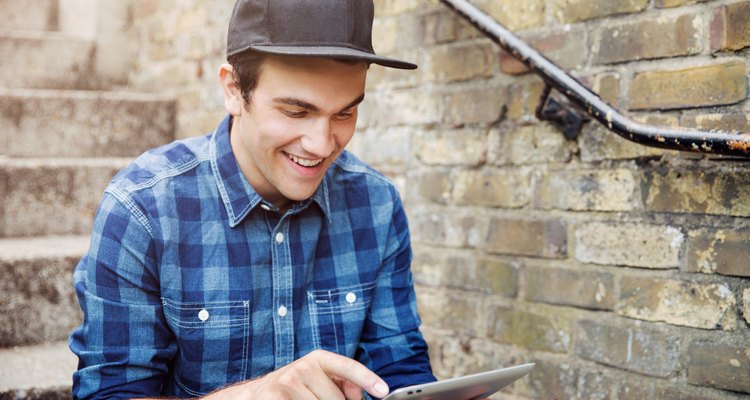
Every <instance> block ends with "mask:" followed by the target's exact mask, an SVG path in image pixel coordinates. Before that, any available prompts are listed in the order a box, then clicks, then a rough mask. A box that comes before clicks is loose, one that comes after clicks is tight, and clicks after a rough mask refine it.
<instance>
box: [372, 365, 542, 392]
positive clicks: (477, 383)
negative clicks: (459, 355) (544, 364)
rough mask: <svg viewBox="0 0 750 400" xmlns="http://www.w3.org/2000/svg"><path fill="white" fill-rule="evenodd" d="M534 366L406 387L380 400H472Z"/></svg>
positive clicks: (522, 366) (519, 375)
mask: <svg viewBox="0 0 750 400" xmlns="http://www.w3.org/2000/svg"><path fill="white" fill-rule="evenodd" d="M534 365H535V364H534V363H528V364H521V365H516V366H513V367H507V368H500V369H496V370H492V371H486V372H480V373H478V374H472V375H466V376H461V377H458V378H451V379H445V380H442V381H436V382H430V383H422V384H419V385H413V386H407V387H403V388H400V389H397V390H394V391H393V392H391V393H390V394H389V395H388V396H386V397H384V398H383V400H420V399H430V400H471V399H477V398H483V397H488V396H491V395H492V394H493V393H495V392H497V391H498V390H500V389H502V388H504V387H506V386H508V385H510V384H511V383H513V382H515V381H516V380H518V379H519V378H521V377H523V376H524V375H526V374H528V373H529V371H531V369H532V368H534Z"/></svg>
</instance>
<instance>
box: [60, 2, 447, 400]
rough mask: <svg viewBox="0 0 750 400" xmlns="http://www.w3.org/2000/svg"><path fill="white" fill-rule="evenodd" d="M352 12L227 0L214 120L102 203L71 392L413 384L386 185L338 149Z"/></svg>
mask: <svg viewBox="0 0 750 400" xmlns="http://www.w3.org/2000/svg"><path fill="white" fill-rule="evenodd" d="M372 18H373V4H372V0H315V1H313V0H306V1H298V0H273V1H268V0H240V1H238V2H237V4H236V6H235V9H234V12H233V14H232V19H231V21H230V25H229V35H228V48H227V53H228V59H229V61H230V63H229V64H225V65H223V66H222V67H221V69H220V72H219V77H220V82H221V86H222V89H223V92H224V99H225V104H226V108H227V111H228V114H229V115H228V116H227V118H226V119H225V120H224V121H223V122H221V124H220V125H219V126H218V128H217V129H216V130H215V131H214V132H213V133H212V134H210V135H206V136H204V137H199V138H193V139H187V140H183V141H178V142H175V143H172V144H169V145H167V146H164V147H161V148H158V149H155V150H152V151H150V152H148V153H146V154H144V155H142V156H141V157H139V158H138V159H137V160H136V161H135V162H134V163H133V164H132V165H131V166H129V167H128V168H126V169H125V170H123V171H121V172H120V173H119V174H118V175H117V176H116V177H115V178H114V180H113V181H112V183H111V184H110V186H109V187H108V188H107V190H106V191H105V194H104V198H103V200H102V202H101V204H100V207H99V211H98V213H97V217H96V219H95V224H94V232H93V235H92V241H91V247H90V250H89V252H88V254H87V255H86V256H85V257H84V258H83V259H82V260H81V262H80V263H79V265H78V267H77V269H76V272H75V276H74V280H75V286H76V292H77V294H78V298H79V302H80V304H81V308H82V309H83V312H84V316H85V319H84V323H83V324H82V325H81V327H79V328H78V329H76V330H75V331H74V332H73V333H72V334H71V345H70V346H71V349H72V350H73V352H75V353H76V354H77V355H78V357H79V359H80V362H79V368H78V371H77V372H76V373H75V374H74V385H73V394H74V397H76V398H143V397H158V396H171V397H195V396H206V397H207V398H247V399H316V398H317V399H344V398H346V399H360V398H361V397H362V396H363V395H366V394H369V395H372V396H374V397H383V396H385V395H386V394H387V393H388V391H389V388H390V389H395V388H397V387H402V386H406V385H410V384H416V383H423V382H427V381H432V380H434V379H435V378H434V377H433V375H432V373H431V370H430V365H429V359H428V355H427V346H426V344H425V342H424V340H423V338H422V335H421V334H420V332H419V318H418V316H417V312H416V303H415V297H414V289H413V283H412V276H411V272H410V262H411V248H410V243H409V232H408V227H407V222H406V216H405V214H404V210H403V207H402V205H401V201H400V199H399V196H398V193H397V192H396V190H395V188H394V187H393V185H392V184H391V183H389V182H388V181H387V180H386V179H385V178H384V177H383V176H381V175H380V174H379V173H377V172H375V171H374V170H372V169H371V168H369V167H368V166H366V165H365V164H363V163H362V162H361V161H359V160H357V159H356V158H355V157H354V156H352V155H351V154H349V153H347V152H346V151H344V148H345V147H346V145H347V143H348V142H349V140H350V139H351V138H352V135H353V134H354V128H355V122H356V120H357V108H358V105H359V104H360V102H361V101H362V100H363V98H364V93H365V78H366V75H367V69H368V65H369V63H377V64H381V65H385V66H389V67H395V68H407V69H412V68H416V66H415V65H413V64H409V63H405V62H401V61H396V60H392V59H388V58H384V57H379V56H377V55H375V54H374V52H373V50H372V44H371V27H372Z"/></svg>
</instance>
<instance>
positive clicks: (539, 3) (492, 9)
mask: <svg viewBox="0 0 750 400" xmlns="http://www.w3.org/2000/svg"><path fill="white" fill-rule="evenodd" d="M480 8H481V9H483V10H484V11H485V12H486V13H487V14H489V15H490V16H491V17H493V18H495V19H496V20H497V21H498V22H500V23H501V24H502V25H503V26H505V27H507V28H508V29H510V30H512V31H517V30H522V29H527V28H532V27H537V26H543V25H544V16H545V14H546V2H545V1H544V0H527V1H514V0H493V1H490V2H487V4H485V5H484V6H481V7H480Z"/></svg>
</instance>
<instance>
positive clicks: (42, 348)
mask: <svg viewBox="0 0 750 400" xmlns="http://www.w3.org/2000/svg"><path fill="white" fill-rule="evenodd" d="M77 363H78V359H77V357H76V356H75V354H73V353H72V352H71V351H70V349H69V348H68V343H67V342H54V343H44V344H39V345H33V346H23V347H12V348H6V349H0V397H3V398H7V397H4V396H3V394H5V393H8V392H11V393H12V392H18V391H26V390H31V389H33V390H34V391H44V390H54V389H59V388H68V389H69V388H70V387H71V386H72V374H73V372H74V371H75V370H76V365H77Z"/></svg>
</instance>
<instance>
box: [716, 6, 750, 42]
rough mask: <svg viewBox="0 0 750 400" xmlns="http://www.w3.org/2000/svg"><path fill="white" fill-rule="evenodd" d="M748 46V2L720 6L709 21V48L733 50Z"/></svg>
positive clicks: (749, 17) (749, 19) (749, 14)
mask: <svg viewBox="0 0 750 400" xmlns="http://www.w3.org/2000/svg"><path fill="white" fill-rule="evenodd" d="M748 46H750V2H747V1H743V2H739V3H734V4H728V5H724V6H720V7H718V8H716V9H715V10H714V14H713V19H712V21H711V50H714V51H734V50H740V49H743V48H745V47H748Z"/></svg>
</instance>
